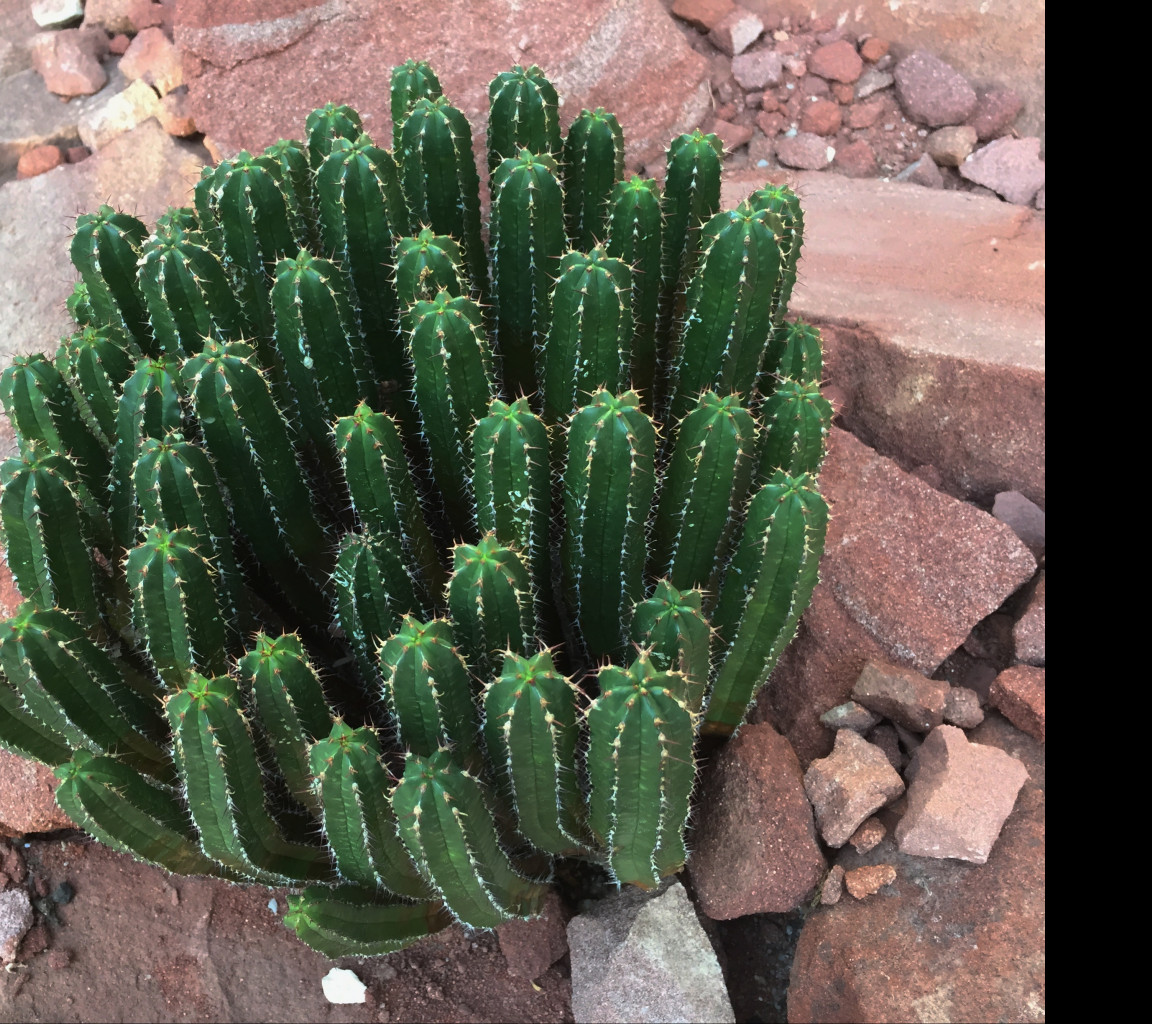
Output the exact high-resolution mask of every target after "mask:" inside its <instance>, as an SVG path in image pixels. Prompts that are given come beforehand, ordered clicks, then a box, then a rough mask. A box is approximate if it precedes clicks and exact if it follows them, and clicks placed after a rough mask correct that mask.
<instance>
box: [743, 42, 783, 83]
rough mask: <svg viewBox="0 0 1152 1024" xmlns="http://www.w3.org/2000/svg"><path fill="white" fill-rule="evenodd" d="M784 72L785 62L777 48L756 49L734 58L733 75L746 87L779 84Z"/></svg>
mask: <svg viewBox="0 0 1152 1024" xmlns="http://www.w3.org/2000/svg"><path fill="white" fill-rule="evenodd" d="M783 72H784V65H783V62H782V60H781V58H780V54H778V53H777V52H776V51H775V50H755V51H753V52H752V53H742V54H740V56H739V57H734V58H732V77H733V78H735V79H736V81H737V82H739V83H740V85H741V87H742V88H744V89H763V88H765V87H766V86H773V85H779V84H780V76H781V75H782V74H783Z"/></svg>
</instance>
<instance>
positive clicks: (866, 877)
mask: <svg viewBox="0 0 1152 1024" xmlns="http://www.w3.org/2000/svg"><path fill="white" fill-rule="evenodd" d="M895 881H896V869H895V868H894V867H893V866H892V865H891V864H870V865H868V866H867V867H863V868H854V869H853V870H851V871H846V872H845V873H844V885H845V886H846V887H847V889H848V891H849V892H850V893H851V894H852V895H853V896H854V897H855V898H856V899H858V900H863V899H867V898H868V897H869V896H875V895H876V893H878V892H879V891H880V890H881V889H883V888H884V886H886V885H891V884H892V883H893V882H895Z"/></svg>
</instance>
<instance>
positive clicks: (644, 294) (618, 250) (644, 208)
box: [604, 175, 664, 415]
mask: <svg viewBox="0 0 1152 1024" xmlns="http://www.w3.org/2000/svg"><path fill="white" fill-rule="evenodd" d="M606 230H607V232H608V240H607V241H606V242H605V244H604V248H605V251H606V252H607V253H608V255H609V256H614V257H616V258H617V259H620V260H623V261H624V262H625V263H627V264H628V266H629V267H631V269H632V315H633V319H634V322H635V329H634V331H633V334H632V376H631V380H632V390H633V391H636V392H637V393H638V394H639V395H640V398H641V401H642V403H643V408H644V411H645V412H646V413H648V414H649V415H651V414H652V411H653V409H654V405H653V402H654V394H653V392H654V389H655V386H656V318H657V312H658V310H659V306H660V274H661V259H662V255H661V239H662V238H663V232H664V216H663V214H662V213H661V210H660V193H659V190H658V189H657V188H656V182H655V181H654V180H653V179H652V178H647V179H644V178H638V177H637V176H636V175H633V176H632V177H631V178H630V179H629V180H628V181H618V182H617V183H616V184H615V185H614V186H613V188H612V192H611V194H610V195H609V197H608V223H607V229H606Z"/></svg>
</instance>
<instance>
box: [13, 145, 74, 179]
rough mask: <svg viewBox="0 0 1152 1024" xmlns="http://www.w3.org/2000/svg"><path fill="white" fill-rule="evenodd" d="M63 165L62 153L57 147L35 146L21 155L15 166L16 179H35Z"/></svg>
mask: <svg viewBox="0 0 1152 1024" xmlns="http://www.w3.org/2000/svg"><path fill="white" fill-rule="evenodd" d="M62 163H64V151H63V150H62V149H61V148H60V147H59V146H37V147H36V148H35V149H30V150H28V151H27V152H26V153H23V154H22V155H21V157H20V162H19V163H17V164H16V177H17V178H18V179H24V178H35V177H36V175H37V174H43V173H44V172H45V171H50V170H52V168H53V167H59V166H60V165H61V164H62Z"/></svg>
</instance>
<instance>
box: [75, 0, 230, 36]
mask: <svg viewBox="0 0 1152 1024" xmlns="http://www.w3.org/2000/svg"><path fill="white" fill-rule="evenodd" d="M229 6H233V5H231V4H230V5H229ZM235 6H239V5H238V4H237V5H235ZM163 21H164V8H163V7H162V6H161V5H160V4H159V3H153V2H152V0H87V3H86V4H85V7H84V24H85V25H100V26H102V27H103V28H105V29H107V31H108V32H110V33H112V34H113V35H115V34H116V33H118V32H123V33H125V34H126V35H135V34H136V33H137V32H140V31H141V30H142V29H146V28H150V27H151V26H153V25H160V24H163Z"/></svg>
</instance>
